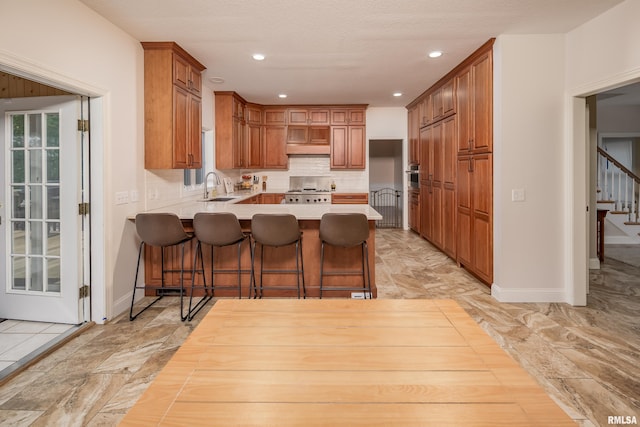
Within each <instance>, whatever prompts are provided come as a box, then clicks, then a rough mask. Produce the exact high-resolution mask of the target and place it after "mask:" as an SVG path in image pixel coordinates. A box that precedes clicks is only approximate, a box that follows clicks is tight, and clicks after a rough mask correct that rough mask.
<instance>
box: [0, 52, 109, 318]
mask: <svg viewBox="0 0 640 427" xmlns="http://www.w3.org/2000/svg"><path fill="white" fill-rule="evenodd" d="M0 71H3V72H6V73H10V74H13V75H16V76H20V77H24V78H27V79H30V80H33V81H36V82H39V83H42V84H46V85H49V86H53V87H57V88H60V89H63V90H66V91H68V92H70V93H74V94H78V95H84V96H88V97H90V98H91V100H90V109H91V115H90V117H89V120H90V123H91V124H90V126H91V156H90V158H89V162H90V164H91V176H90V179H91V200H90V203H91V216H92V220H91V254H92V255H91V266H90V267H91V276H92V277H91V279H92V280H91V285H90V286H91V310H90V313H91V318H90V319H86V320H88V321H95V322H96V323H104V321H105V320H106V318H107V305H108V302H109V301H111V299H112V298H111V297H110V295H108V294H110V293H111V292H110V290H107V289H106V280H105V278H106V272H105V249H104V248H105V246H104V245H105V242H106V238H105V230H104V226H103V225H102V224H104V222H105V212H104V197H105V190H104V164H103V159H104V158H105V155H104V154H105V153H104V139H105V132H106V131H105V129H106V128H107V126H105V122H107V121H108V117H107V111H108V108H107V107H106V105H108V102H109V94H108V91H107V90H105V89H103V88H99V87H96V86H94V85H92V84H90V83H87V82H84V81H79V80H76V79H73V78H70V77H68V76H65V75H62V74H60V73H59V72H57V71H55V70H53V69H50V68H47V67H46V66H43V65H42V64H34V63H33V62H32V61H30V60H29V59H27V58H22V57H19V56H17V55H15V54H11V53H9V52H6V51H2V50H0Z"/></svg>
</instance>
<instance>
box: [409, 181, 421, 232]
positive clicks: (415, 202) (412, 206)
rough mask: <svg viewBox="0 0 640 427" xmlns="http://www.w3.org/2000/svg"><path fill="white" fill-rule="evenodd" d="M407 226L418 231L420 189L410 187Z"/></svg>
mask: <svg viewBox="0 0 640 427" xmlns="http://www.w3.org/2000/svg"><path fill="white" fill-rule="evenodd" d="M408 194H409V228H410V229H411V230H413V231H415V232H416V233H418V234H419V233H420V190H417V189H410V190H409V192H408Z"/></svg>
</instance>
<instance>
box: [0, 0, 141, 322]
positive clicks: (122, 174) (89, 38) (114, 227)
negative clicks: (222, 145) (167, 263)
mask: <svg viewBox="0 0 640 427" xmlns="http://www.w3.org/2000/svg"><path fill="white" fill-rule="evenodd" d="M0 9H1V10H2V16H3V19H2V25H0V64H4V65H5V67H6V66H7V65H8V67H6V68H9V69H11V70H12V71H14V72H15V71H18V72H20V71H22V72H24V73H26V74H28V75H31V76H35V77H36V78H38V79H41V80H44V81H49V82H54V83H59V84H58V85H59V86H63V87H65V88H69V89H71V90H74V91H77V92H79V93H81V94H91V95H92V96H96V95H99V96H101V97H102V98H101V102H100V104H101V105H102V106H103V115H102V117H101V119H102V121H103V123H101V125H103V127H101V129H102V131H101V132H97V133H96V134H94V135H92V143H93V144H95V145H94V149H93V153H94V154H96V153H97V154H100V157H98V159H97V160H98V164H96V165H95V169H96V170H101V169H103V170H104V181H103V182H100V181H94V182H93V183H92V184H93V186H94V193H93V196H94V200H92V203H94V207H98V210H99V207H100V206H101V205H103V206H105V207H106V209H105V210H104V212H103V213H104V215H102V213H101V212H97V211H95V210H94V212H96V214H95V215H94V218H93V219H94V224H93V225H94V229H93V230H94V233H93V250H92V257H94V259H95V262H96V264H97V265H102V267H101V268H96V269H94V272H93V273H94V276H93V281H92V285H93V287H92V293H93V295H92V300H93V301H94V302H95V304H94V306H93V313H92V314H93V319H94V320H96V321H102V319H103V318H111V317H112V316H113V315H114V314H117V312H118V311H119V310H116V311H115V312H114V309H113V307H114V302H116V301H118V300H119V299H120V298H124V296H125V294H126V293H127V292H129V291H130V288H131V277H132V274H133V271H134V269H133V265H134V263H135V256H134V253H135V251H136V248H135V244H136V242H135V238H134V237H133V234H132V233H131V224H130V223H129V222H128V221H127V216H128V215H130V214H133V213H135V211H136V210H137V204H134V203H129V204H125V205H119V206H115V205H114V203H113V202H114V193H115V192H116V191H129V190H139V191H141V190H142V182H143V179H142V178H143V168H142V166H143V163H142V153H143V149H142V141H143V126H142V123H143V117H142V114H143V108H142V106H143V104H142V102H143V99H142V97H143V84H142V82H143V56H142V48H141V46H140V44H139V43H138V41H137V40H135V39H133V38H132V37H130V36H129V35H127V34H125V33H124V32H123V31H121V30H120V29H118V28H117V27H115V26H114V25H112V24H111V23H109V22H107V21H106V20H104V19H103V18H102V17H100V16H98V15H97V14H95V13H94V12H93V11H92V10H90V9H88V8H87V7H86V6H84V5H83V4H81V3H79V2H78V1H76V0H58V1H55V2H52V1H48V0H21V1H6V0H3V1H2V2H1V3H0ZM26 23H28V28H29V31H25V28H27V27H25V25H26Z"/></svg>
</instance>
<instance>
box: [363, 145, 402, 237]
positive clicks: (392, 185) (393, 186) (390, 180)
mask: <svg viewBox="0 0 640 427" xmlns="http://www.w3.org/2000/svg"><path fill="white" fill-rule="evenodd" d="M404 170H405V168H404V163H403V161H402V140H401V139H372V140H369V204H370V205H371V206H373V208H374V209H375V210H376V211H378V213H380V214H381V215H382V220H380V221H376V226H377V227H378V228H402V227H403V222H404V221H403V217H404V215H403V206H404V201H405V189H404Z"/></svg>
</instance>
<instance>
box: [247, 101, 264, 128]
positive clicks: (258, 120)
mask: <svg viewBox="0 0 640 427" xmlns="http://www.w3.org/2000/svg"><path fill="white" fill-rule="evenodd" d="M244 111H245V115H246V117H245V119H246V121H247V123H248V124H251V125H261V124H262V107H261V106H259V105H256V104H247V106H246V107H245V110H244Z"/></svg>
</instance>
